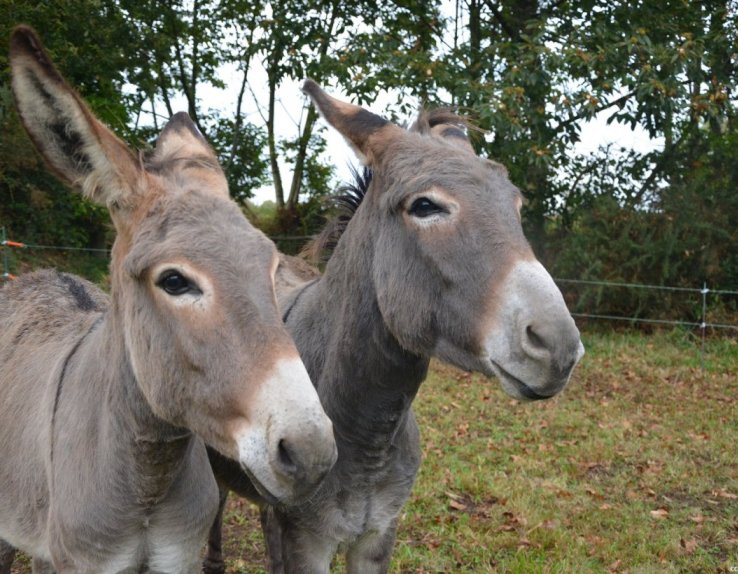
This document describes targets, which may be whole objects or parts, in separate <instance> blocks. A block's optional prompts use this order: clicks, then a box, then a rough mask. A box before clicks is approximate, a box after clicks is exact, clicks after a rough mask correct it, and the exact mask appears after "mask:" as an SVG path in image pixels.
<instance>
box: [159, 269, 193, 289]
mask: <svg viewBox="0 0 738 574" xmlns="http://www.w3.org/2000/svg"><path fill="white" fill-rule="evenodd" d="M156 285H157V286H158V287H160V288H161V289H164V291H166V292H167V293H169V294H170V295H175V296H179V295H184V294H185V293H190V292H193V291H194V292H199V291H200V290H199V289H198V288H197V285H195V284H194V283H192V282H190V280H189V279H187V277H185V276H184V275H182V274H181V273H180V272H179V271H174V270H173V269H170V270H168V271H165V272H164V273H162V274H161V278H160V279H159V281H158V282H157V284H156Z"/></svg>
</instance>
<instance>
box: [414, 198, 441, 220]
mask: <svg viewBox="0 0 738 574" xmlns="http://www.w3.org/2000/svg"><path fill="white" fill-rule="evenodd" d="M408 213H409V214H410V215H413V216H415V217H430V216H431V215H436V214H438V213H448V211H446V210H445V209H444V208H443V207H441V206H440V205H438V204H437V203H433V202H432V201H431V200H430V199H428V198H427V197H419V198H418V199H416V200H415V201H413V204H412V205H411V206H410V209H408Z"/></svg>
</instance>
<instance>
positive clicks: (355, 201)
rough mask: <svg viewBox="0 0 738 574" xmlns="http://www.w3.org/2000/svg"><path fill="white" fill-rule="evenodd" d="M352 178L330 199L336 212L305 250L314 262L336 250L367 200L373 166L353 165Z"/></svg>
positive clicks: (304, 254) (330, 203)
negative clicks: (344, 233)
mask: <svg viewBox="0 0 738 574" xmlns="http://www.w3.org/2000/svg"><path fill="white" fill-rule="evenodd" d="M349 169H350V170H351V179H352V181H349V182H345V183H342V184H341V185H340V186H339V187H338V189H337V190H336V193H335V194H333V195H331V196H330V197H329V198H328V199H327V203H328V204H329V205H330V206H331V207H332V208H333V211H334V215H333V217H331V218H330V219H329V220H328V222H327V223H326V224H325V226H324V227H323V229H322V231H321V232H320V233H319V234H318V235H317V236H316V237H315V238H313V239H312V240H310V241H309V242H308V244H307V245H306V246H305V248H304V249H303V251H302V254H303V256H305V257H306V258H307V260H308V261H311V262H312V263H315V264H317V263H326V262H327V261H328V260H329V259H330V258H331V255H332V254H333V251H334V250H335V248H336V245H338V240H339V239H341V236H342V235H343V232H344V231H346V227H347V226H348V224H349V221H351V218H353V216H354V214H355V213H356V210H357V209H359V206H360V205H361V202H362V201H364V197H365V196H366V192H367V191H368V189H369V185H371V183H372V170H371V168H370V167H369V166H363V168H357V167H356V166H353V165H351V166H349Z"/></svg>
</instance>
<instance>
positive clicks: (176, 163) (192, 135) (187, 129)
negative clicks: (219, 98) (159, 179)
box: [150, 112, 228, 197]
mask: <svg viewBox="0 0 738 574" xmlns="http://www.w3.org/2000/svg"><path fill="white" fill-rule="evenodd" d="M150 163H152V164H158V165H161V166H164V165H168V166H169V167H170V169H172V170H186V169H189V168H191V167H197V168H202V169H200V170H198V171H192V172H189V173H188V176H187V177H188V180H195V179H196V180H198V182H199V183H200V185H201V188H202V189H205V190H209V191H214V192H216V193H220V194H223V195H225V196H226V197H227V196H228V181H227V180H226V177H225V174H224V173H223V169H222V168H221V166H220V163H219V162H218V157H217V155H216V154H215V151H213V148H212V147H210V144H208V142H207V140H206V139H205V137H204V136H203V135H202V134H201V133H200V130H198V129H197V126H196V125H195V123H194V122H193V121H192V120H191V119H190V116H188V115H187V114H186V113H185V112H179V113H176V114H174V115H173V116H172V119H170V120H169V122H167V125H166V126H164V129H163V130H162V132H161V133H160V134H159V137H158V138H157V140H156V148H155V151H154V154H153V156H152V157H151V160H150ZM205 180H207V181H205Z"/></svg>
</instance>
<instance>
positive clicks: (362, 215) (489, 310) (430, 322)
mask: <svg viewBox="0 0 738 574" xmlns="http://www.w3.org/2000/svg"><path fill="white" fill-rule="evenodd" d="M304 90H305V91H306V92H307V93H308V94H309V95H310V97H311V98H312V100H313V103H314V104H315V105H316V106H317V108H318V109H319V111H320V112H321V114H322V115H323V117H324V118H325V119H326V120H327V121H328V123H329V124H331V125H332V126H333V127H334V128H336V129H337V130H338V131H339V132H340V133H341V134H342V135H343V136H344V137H345V138H346V139H347V140H348V142H349V144H351V145H352V146H353V147H354V148H355V149H356V151H357V152H358V153H359V154H360V155H361V156H363V158H364V159H365V161H366V163H367V164H368V166H370V168H371V171H372V174H373V175H372V179H371V183H369V184H368V189H367V191H366V193H365V194H364V195H363V197H355V198H354V199H353V204H354V208H355V213H353V216H352V217H351V218H350V220H349V221H348V223H347V224H346V225H345V230H344V231H343V233H342V235H341V236H340V240H338V242H337V244H336V246H335V250H334V252H333V254H332V256H331V257H330V260H329V261H328V263H327V266H326V269H325V273H324V274H323V276H322V277H320V278H318V279H313V280H311V281H308V282H303V284H302V285H300V286H299V287H296V288H293V289H291V290H288V291H287V292H286V293H285V294H283V295H281V296H280V297H279V298H280V306H281V308H282V310H283V315H284V319H285V321H286V324H287V327H288V329H289V330H290V332H291V333H292V336H293V338H294V340H295V342H296V344H297V348H298V349H299V351H300V355H301V357H302V359H303V361H304V362H305V364H306V366H307V368H308V372H309V373H310V375H311V377H312V380H313V382H314V383H315V385H316V388H317V390H318V395H319V396H320V400H321V402H322V404H323V407H324V408H325V410H326V412H327V413H328V416H329V417H331V419H332V420H333V425H334V431H335V436H336V442H337V444H338V462H337V463H336V465H335V466H334V467H333V469H332V470H331V471H330V472H329V473H328V476H327V478H326V479H325V481H324V482H323V483H322V484H321V485H320V487H319V489H318V491H317V493H316V494H315V495H314V496H313V497H312V498H310V500H309V501H307V502H304V503H301V504H296V505H289V504H278V505H270V504H268V503H267V501H264V500H263V499H259V498H258V497H255V496H254V495H255V490H254V488H253V487H251V485H250V484H249V481H248V480H247V478H246V477H245V476H244V475H243V473H240V472H239V469H238V467H237V466H235V465H232V464H229V463H228V462H227V461H225V460H224V459H223V458H222V457H221V456H219V455H218V454H217V453H216V452H214V451H209V454H210V455H211V462H212V463H213V468H214V470H215V473H216V478H217V479H218V480H219V482H220V484H221V485H225V486H226V487H228V488H231V489H233V490H234V491H235V492H237V493H239V494H242V495H245V496H249V497H251V498H252V499H253V500H257V501H259V502H260V503H261V508H262V525H263V527H264V531H265V535H266V542H267V547H268V552H269V569H270V572H273V573H282V572H287V573H290V574H294V573H297V572H305V573H311V574H318V573H326V572H328V571H329V567H330V564H331V561H332V559H333V557H334V555H335V553H336V552H337V551H338V550H345V551H346V552H347V563H348V571H349V572H351V573H353V574H373V573H381V572H386V571H387V569H388V565H389V561H390V555H391V553H392V548H393V545H394V539H395V530H396V526H397V516H398V514H399V512H400V509H401V508H402V506H403V504H404V503H405V501H406V500H407V498H408V496H409V495H410V491H411V489H412V486H413V482H414V481H415V476H416V473H417V470H418V465H419V463H420V446H419V438H418V426H417V424H416V422H415V417H414V415H413V412H412V410H411V408H410V406H411V403H412V401H413V398H414V397H415V394H416V392H417V391H418V388H419V386H420V384H421V382H422V381H423V379H424V378H425V376H426V371H427V369H428V362H429V360H430V358H431V357H438V358H440V359H442V360H444V361H446V362H448V363H451V364H453V365H456V366H458V367H460V368H462V369H466V370H469V371H477V372H481V373H483V374H485V375H487V376H490V377H491V376H496V377H497V378H498V379H499V380H500V383H501V384H502V387H503V389H504V390H505V391H506V392H507V393H508V394H510V395H511V396H513V397H515V398H517V399H522V400H526V399H527V400H536V399H545V398H549V397H552V396H554V395H555V394H556V393H558V392H559V391H561V390H562V389H563V388H564V387H565V386H566V384H567V382H568V380H569V376H570V374H571V372H572V369H573V368H574V365H575V364H576V363H577V361H578V360H579V359H580V358H581V356H582V354H583V352H584V348H583V346H582V344H581V342H580V338H579V331H578V330H577V328H576V326H575V324H574V321H573V320H572V318H571V316H570V314H569V312H568V311H567V309H566V306H565V304H564V300H563V298H562V296H561V293H560V292H559V290H558V289H557V287H556V285H555V284H554V282H553V280H552V279H551V277H550V276H549V274H548V273H547V272H546V270H545V269H544V268H543V267H542V266H541V264H540V263H538V261H536V258H535V257H534V255H533V253H532V251H531V249H530V247H529V245H528V242H527V241H526V239H525V237H524V236H523V231H522V228H521V223H520V207H521V195H520V192H519V191H518V190H517V189H516V188H515V186H513V185H512V184H511V183H510V181H509V179H508V177H507V173H506V171H505V169H504V168H503V167H502V166H500V165H499V164H496V163H493V162H491V161H488V160H485V159H481V158H479V157H477V156H476V155H475V154H474V153H473V150H472V148H471V146H470V144H469V141H468V140H467V139H466V135H465V133H464V131H463V130H462V129H461V128H460V126H459V125H458V122H459V118H456V117H454V116H453V115H451V114H447V113H446V114H444V113H438V112H436V113H432V114H430V115H426V114H423V115H421V117H420V118H419V119H418V121H417V122H416V124H415V125H414V127H413V129H411V130H410V131H407V130H404V129H401V128H400V127H398V126H396V125H393V124H391V123H389V122H387V121H386V120H384V119H382V118H381V117H379V116H376V115H374V114H372V113H370V112H368V111H366V110H364V109H362V108H360V107H357V106H354V105H350V104H346V103H342V102H340V101H337V100H335V99H333V98H331V97H330V96H328V95H327V94H325V93H324V92H323V91H322V90H321V89H320V87H319V86H318V85H317V84H315V83H314V82H312V81H307V82H306V83H305V86H304ZM348 199H349V200H351V198H348ZM334 231H335V230H334ZM332 235H333V236H334V237H335V235H334V234H333V233H331V230H330V229H329V230H327V231H326V232H325V234H324V237H323V239H324V242H325V240H328V241H330V238H331V236H332ZM288 271H289V270H286V271H285V273H287V272H288ZM285 286H286V285H285ZM278 295H279V293H278ZM490 423H491V424H493V421H490ZM218 529H219V525H217V524H216V526H215V527H214V529H213V533H212V534H211V542H210V548H209V561H207V562H206V568H207V569H208V570H209V571H210V572H217V571H221V570H222V568H223V566H222V559H221V557H220V555H219V550H220V548H219V530H218Z"/></svg>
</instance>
